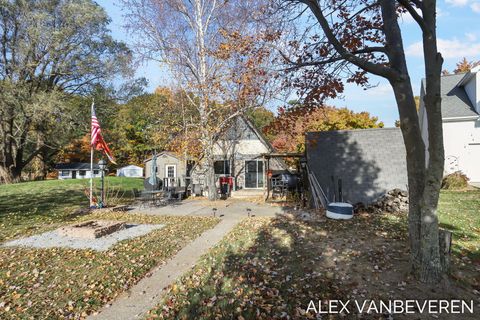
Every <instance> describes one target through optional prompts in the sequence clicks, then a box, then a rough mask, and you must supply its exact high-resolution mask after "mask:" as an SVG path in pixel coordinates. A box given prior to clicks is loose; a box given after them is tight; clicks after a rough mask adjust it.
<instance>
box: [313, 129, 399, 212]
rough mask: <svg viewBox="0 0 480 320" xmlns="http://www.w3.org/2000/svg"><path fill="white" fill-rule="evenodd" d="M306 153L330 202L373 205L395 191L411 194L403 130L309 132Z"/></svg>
mask: <svg viewBox="0 0 480 320" xmlns="http://www.w3.org/2000/svg"><path fill="white" fill-rule="evenodd" d="M305 153H306V159H307V164H308V166H309V168H310V170H311V172H313V173H314V174H315V176H316V178H317V180H318V182H319V183H320V186H321V187H322V189H323V191H324V192H325V194H326V196H327V198H328V200H329V201H345V202H349V203H351V204H356V203H359V202H362V203H364V204H369V203H371V202H373V201H374V200H376V199H377V198H378V197H380V196H382V195H384V194H385V193H386V192H387V191H390V190H392V189H395V188H399V189H402V190H407V185H408V180H407V164H406V153H405V146H404V144H403V138H402V133H401V131H400V129H399V128H379V129H358V130H342V131H324V132H308V133H307V134H306V151H305Z"/></svg>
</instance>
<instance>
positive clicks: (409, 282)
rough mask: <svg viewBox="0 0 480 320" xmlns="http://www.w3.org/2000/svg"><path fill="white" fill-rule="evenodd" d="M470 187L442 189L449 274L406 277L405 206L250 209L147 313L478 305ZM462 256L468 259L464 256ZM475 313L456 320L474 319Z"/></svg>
mask: <svg viewBox="0 0 480 320" xmlns="http://www.w3.org/2000/svg"><path fill="white" fill-rule="evenodd" d="M479 195H480V193H479V192H478V191H469V192H462V193H458V192H457V193H455V192H444V193H442V196H441V202H440V215H441V221H442V226H443V227H448V228H449V229H451V230H452V231H453V232H454V250H453V252H454V263H455V265H454V267H453V270H452V273H453V276H452V278H451V280H450V281H449V282H445V283H442V284H440V285H437V286H429V285H419V284H418V283H417V282H416V281H415V280H414V279H412V277H411V276H410V274H409V255H408V251H409V250H408V244H407V243H408V241H407V228H406V217H405V215H374V214H361V215H357V216H356V217H355V219H353V220H351V221H332V220H328V219H325V218H320V220H318V221H314V222H305V221H302V220H299V219H297V218H295V217H294V216H292V215H290V216H286V217H280V218H274V219H261V218H251V219H248V220H246V221H244V222H242V224H240V225H239V226H237V227H236V229H234V230H233V231H232V232H231V233H230V234H229V235H227V237H226V238H225V239H224V240H223V241H222V242H221V243H220V244H219V245H217V246H216V247H215V248H213V249H212V250H211V251H210V252H209V253H208V254H207V255H206V256H204V257H203V259H202V261H201V262H200V263H199V264H198V265H197V266H196V267H195V268H194V269H193V270H192V271H191V272H190V273H188V274H187V275H185V276H184V277H183V278H182V279H180V280H179V281H177V282H176V283H175V284H174V285H172V286H171V287H170V288H169V289H168V293H167V295H166V296H165V298H164V300H163V301H162V303H161V304H159V306H158V307H157V308H155V309H154V310H151V312H150V314H149V318H150V319H222V318H230V319H240V320H241V319H305V318H309V319H316V315H315V314H314V313H313V312H312V313H306V312H305V310H306V308H307V306H308V303H309V301H310V300H314V301H315V302H316V301H317V300H319V299H321V300H328V299H341V300H349V299H356V300H359V301H360V302H362V301H364V300H366V299H375V300H379V299H381V300H393V299H401V300H406V299H419V300H423V299H437V300H438V299H466V300H474V301H476V302H475V304H477V303H478V299H479V296H478V290H480V275H479V274H480V272H479V271H480V261H479V260H475V259H473V257H475V256H478V255H477V254H478V236H479V233H478V227H479V225H480V224H479V219H478V214H479V213H480V201H479ZM462 230H463V231H462ZM467 237H468V239H467ZM465 256H470V257H472V260H471V261H470V260H469V261H468V263H465V259H464V257H465ZM474 290H477V294H475V293H474V292H475V291H474ZM352 304H353V303H352ZM477 309H478V306H477ZM476 312H477V314H475V315H471V314H464V315H462V319H478V318H479V315H478V310H476ZM443 316H444V315H442V316H441V317H440V318H442V319H449V318H448V317H445V318H444V317H443ZM347 318H349V317H347ZM354 318H355V317H354ZM362 318H363V319H379V316H378V315H366V314H363V315H362ZM322 319H337V317H335V316H331V317H328V316H325V315H324V316H323V317H322ZM395 319H411V317H408V316H406V315H404V316H402V315H395ZM415 319H431V316H427V315H425V314H423V315H419V317H418V318H417V317H415ZM451 319H458V317H456V316H455V317H452V318H451Z"/></svg>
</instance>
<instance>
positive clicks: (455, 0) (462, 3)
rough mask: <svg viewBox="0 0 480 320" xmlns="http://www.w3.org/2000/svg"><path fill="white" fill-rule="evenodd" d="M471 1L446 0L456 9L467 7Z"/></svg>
mask: <svg viewBox="0 0 480 320" xmlns="http://www.w3.org/2000/svg"><path fill="white" fill-rule="evenodd" d="M468 1H469V0H445V2H446V3H448V4H451V5H452V6H456V7H463V6H466V5H467V3H468Z"/></svg>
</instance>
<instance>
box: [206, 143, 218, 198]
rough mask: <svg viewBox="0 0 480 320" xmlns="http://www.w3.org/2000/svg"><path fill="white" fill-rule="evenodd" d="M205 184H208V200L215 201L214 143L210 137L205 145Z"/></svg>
mask: <svg viewBox="0 0 480 320" xmlns="http://www.w3.org/2000/svg"><path fill="white" fill-rule="evenodd" d="M207 148H208V149H207V162H208V167H207V186H208V200H210V201H215V200H217V198H218V196H217V186H216V181H215V166H214V163H215V154H214V152H213V150H214V143H213V141H212V140H211V139H209V144H208V147H207Z"/></svg>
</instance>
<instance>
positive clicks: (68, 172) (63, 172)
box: [60, 170, 70, 177]
mask: <svg viewBox="0 0 480 320" xmlns="http://www.w3.org/2000/svg"><path fill="white" fill-rule="evenodd" d="M69 175H70V171H68V170H62V171H60V176H62V177H68V176H69Z"/></svg>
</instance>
